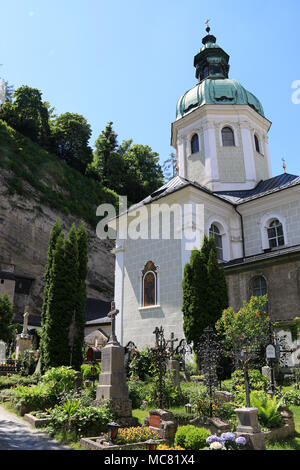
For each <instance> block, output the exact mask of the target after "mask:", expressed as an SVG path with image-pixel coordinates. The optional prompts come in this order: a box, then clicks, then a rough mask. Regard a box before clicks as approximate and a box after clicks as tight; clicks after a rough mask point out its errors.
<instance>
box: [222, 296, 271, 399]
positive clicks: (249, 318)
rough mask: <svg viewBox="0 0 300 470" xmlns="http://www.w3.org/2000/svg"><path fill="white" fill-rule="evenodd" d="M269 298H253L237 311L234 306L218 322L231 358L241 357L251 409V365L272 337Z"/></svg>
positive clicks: (247, 397)
mask: <svg viewBox="0 0 300 470" xmlns="http://www.w3.org/2000/svg"><path fill="white" fill-rule="evenodd" d="M267 302H268V298H267V295H265V296H261V297H251V299H250V301H249V302H244V305H243V307H242V308H241V309H240V310H238V311H237V312H235V311H234V309H233V308H232V307H229V308H227V309H225V310H224V311H223V313H222V316H221V318H219V320H218V321H217V323H216V329H217V331H218V333H219V334H220V335H221V336H222V338H223V343H224V346H225V349H226V350H227V353H228V355H230V356H231V357H235V358H239V361H240V362H241V364H242V368H243V373H244V379H245V389H246V402H247V406H248V407H250V389H249V373H248V368H249V363H250V362H251V361H252V360H255V359H257V356H258V354H259V351H260V350H261V349H262V348H263V347H264V346H266V345H267V342H268V338H269V317H268V313H267V310H266V306H267Z"/></svg>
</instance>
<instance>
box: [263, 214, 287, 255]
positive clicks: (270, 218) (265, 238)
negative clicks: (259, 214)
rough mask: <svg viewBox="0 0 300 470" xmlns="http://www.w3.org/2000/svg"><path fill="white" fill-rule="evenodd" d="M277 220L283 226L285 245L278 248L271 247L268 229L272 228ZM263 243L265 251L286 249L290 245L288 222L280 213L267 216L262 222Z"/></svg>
mask: <svg viewBox="0 0 300 470" xmlns="http://www.w3.org/2000/svg"><path fill="white" fill-rule="evenodd" d="M275 219H277V220H278V221H279V222H280V223H281V225H282V231H283V238H284V244H283V245H280V246H276V247H273V248H272V247H270V241H269V236H268V229H269V228H270V224H271V223H272V222H273V221H274V220H275ZM261 242H262V249H263V250H270V249H271V250H278V249H282V248H285V247H286V246H287V245H288V238H287V232H286V221H285V218H284V217H283V216H282V215H281V214H278V213H272V214H266V215H265V216H264V217H263V219H262V220H261Z"/></svg>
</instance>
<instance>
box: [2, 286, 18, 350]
mask: <svg viewBox="0 0 300 470" xmlns="http://www.w3.org/2000/svg"><path fill="white" fill-rule="evenodd" d="M13 320H14V315H13V305H12V303H11V300H10V298H9V297H8V294H7V293H6V292H5V293H4V294H3V295H0V340H2V341H4V342H5V343H8V342H10V341H11V340H12V339H13V335H14V327H15V325H14V324H13Z"/></svg>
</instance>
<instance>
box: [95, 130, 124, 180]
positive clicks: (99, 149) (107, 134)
mask: <svg viewBox="0 0 300 470" xmlns="http://www.w3.org/2000/svg"><path fill="white" fill-rule="evenodd" d="M112 125H113V123H112V122H111V121H109V122H108V123H107V124H106V126H105V129H104V130H103V131H102V132H101V134H100V135H99V137H98V139H97V140H96V142H95V147H96V149H95V151H94V157H93V161H92V163H91V165H90V166H89V172H90V173H91V174H94V175H95V176H96V177H97V179H99V180H100V181H101V183H102V184H103V185H104V186H107V187H110V188H111V189H114V188H112V187H111V184H110V183H111V182H112V178H114V171H111V170H112V166H113V168H117V166H118V165H116V163H118V161H119V158H118V154H117V153H116V151H117V148H118V141H117V138H118V136H117V134H116V133H115V132H114V131H113V127H112ZM112 160H113V161H112Z"/></svg>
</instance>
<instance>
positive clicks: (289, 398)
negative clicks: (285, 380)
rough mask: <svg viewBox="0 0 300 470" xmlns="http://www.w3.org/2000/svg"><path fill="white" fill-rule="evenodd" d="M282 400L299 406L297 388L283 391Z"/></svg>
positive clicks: (299, 392) (299, 397) (299, 393)
mask: <svg viewBox="0 0 300 470" xmlns="http://www.w3.org/2000/svg"><path fill="white" fill-rule="evenodd" d="M282 401H283V403H284V404H285V405H287V406H288V405H295V406H300V390H299V388H293V389H292V390H288V391H286V392H284V393H283V395H282Z"/></svg>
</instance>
